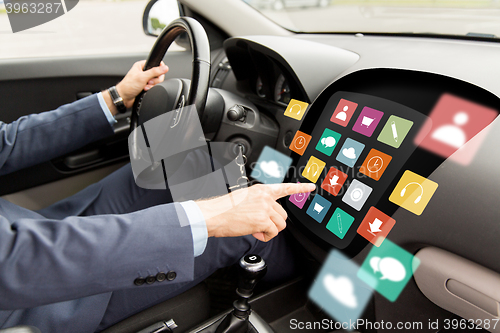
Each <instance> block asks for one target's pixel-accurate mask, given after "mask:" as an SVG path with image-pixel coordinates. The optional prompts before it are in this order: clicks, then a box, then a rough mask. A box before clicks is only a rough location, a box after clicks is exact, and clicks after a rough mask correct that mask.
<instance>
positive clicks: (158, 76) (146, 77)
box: [102, 60, 168, 115]
mask: <svg viewBox="0 0 500 333" xmlns="http://www.w3.org/2000/svg"><path fill="white" fill-rule="evenodd" d="M145 64H146V60H141V61H138V62H136V63H135V64H134V65H133V66H132V68H130V70H129V71H128V73H127V75H125V77H124V78H123V79H122V80H121V82H120V83H118V84H117V85H116V90H117V91H118V94H119V95H120V96H121V97H122V98H123V103H124V104H125V106H126V107H127V108H130V107H132V105H133V104H134V100H135V97H136V96H137V95H139V93H140V92H141V91H143V90H145V91H148V90H149V89H151V88H153V87H154V86H155V85H156V84H158V83H161V82H163V80H164V79H165V73H167V72H168V66H167V65H165V64H164V63H163V61H162V62H161V64H160V66H158V67H153V68H151V69H149V70H147V71H143V68H144V65H145ZM102 95H103V97H104V100H105V101H106V104H107V106H108V108H109V110H110V111H111V113H112V114H113V115H116V114H117V113H118V110H117V109H116V107H115V105H114V104H113V100H112V99H111V96H110V94H109V92H108V91H107V90H105V91H103V92H102Z"/></svg>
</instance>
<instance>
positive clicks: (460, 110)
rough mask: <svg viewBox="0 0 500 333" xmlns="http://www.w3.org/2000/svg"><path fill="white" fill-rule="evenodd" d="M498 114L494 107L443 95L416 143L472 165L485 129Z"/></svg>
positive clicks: (436, 152)
mask: <svg viewBox="0 0 500 333" xmlns="http://www.w3.org/2000/svg"><path fill="white" fill-rule="evenodd" d="M497 115H498V112H497V111H496V110H494V109H491V108H488V107H485V106H482V105H480V104H477V103H473V102H471V101H468V100H466V99H463V98H460V97H457V96H454V95H451V94H443V95H442V96H441V98H439V100H438V102H437V103H436V106H434V108H433V109H432V111H431V113H430V114H429V119H427V121H426V123H425V124H424V126H422V129H421V130H420V131H419V133H418V134H417V136H416V137H415V144H417V145H419V146H420V147H421V148H424V149H427V150H429V151H431V152H433V153H435V154H437V155H440V156H442V157H444V158H448V157H450V158H451V159H452V160H454V161H456V162H458V163H461V164H463V165H468V164H469V163H470V162H471V161H472V159H473V157H474V155H475V153H476V151H477V150H478V149H479V147H480V145H481V143H482V141H483V140H484V138H485V136H486V131H485V128H486V127H487V126H488V125H489V124H490V123H491V122H492V121H493V120H494V119H495V118H496V116H497ZM429 129H430V132H429ZM476 135H477V137H474V136H476ZM473 137H474V139H473V140H471V139H472V138H473ZM469 140H470V142H469ZM457 150H459V151H457ZM455 152H456V154H455Z"/></svg>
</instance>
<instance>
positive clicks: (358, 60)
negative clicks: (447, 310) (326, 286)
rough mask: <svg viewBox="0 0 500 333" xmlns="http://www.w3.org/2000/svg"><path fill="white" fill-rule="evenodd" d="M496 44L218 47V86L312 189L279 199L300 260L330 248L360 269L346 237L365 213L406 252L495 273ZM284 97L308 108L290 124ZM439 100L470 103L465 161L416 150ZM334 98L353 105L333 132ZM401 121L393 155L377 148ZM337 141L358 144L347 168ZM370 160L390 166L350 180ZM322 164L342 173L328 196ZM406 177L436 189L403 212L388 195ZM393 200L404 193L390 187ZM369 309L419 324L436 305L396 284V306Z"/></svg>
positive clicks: (393, 41)
mask: <svg viewBox="0 0 500 333" xmlns="http://www.w3.org/2000/svg"><path fill="white" fill-rule="evenodd" d="M499 47H500V45H499V44H498V43H491V42H481V41H473V40H470V41H469V40H458V39H457V40H453V39H440V38H437V37H428V38H425V37H403V36H363V35H361V34H356V35H349V34H344V35H343V34H339V35H335V34H318V35H314V34H299V35H296V36H294V37H271V36H251V37H236V38H231V39H229V40H227V41H226V42H225V43H224V57H227V59H228V61H229V64H230V68H231V69H232V72H231V74H230V75H228V76H227V79H226V80H225V81H224V82H223V83H222V85H221V87H222V88H223V89H226V90H229V91H232V92H234V93H236V94H238V95H240V96H242V97H245V98H246V99H247V100H249V101H251V103H252V107H254V108H256V109H257V110H259V112H260V113H261V114H263V115H265V116H266V117H268V118H269V121H270V122H272V123H274V124H275V127H276V129H277V130H276V134H275V136H274V137H273V139H272V140H269V141H268V143H267V144H266V145H269V146H271V147H272V148H274V149H276V150H277V151H279V152H282V153H284V154H286V155H288V156H290V157H291V158H292V160H293V162H292V168H291V169H290V170H289V172H288V174H287V177H286V178H285V181H289V182H313V183H316V185H317V191H316V192H315V194H316V196H317V195H318V194H319V195H320V196H321V198H322V199H323V200H325V201H324V202H317V201H313V199H312V197H313V196H310V197H306V198H305V199H304V200H305V201H304V203H305V204H304V203H302V206H300V205H297V204H296V203H294V202H293V200H291V199H289V198H285V199H282V202H281V203H282V205H283V206H284V207H285V208H286V210H287V212H288V215H289V223H288V225H289V227H288V229H289V230H290V232H291V233H292V234H293V236H294V237H295V239H297V240H298V242H299V243H301V245H302V246H303V247H304V248H305V249H306V250H307V252H308V253H309V254H311V255H312V256H313V257H314V258H316V259H317V260H318V261H320V262H322V261H323V260H324V259H325V258H326V256H327V254H328V251H329V250H331V249H335V248H336V249H340V250H342V251H343V252H344V254H346V255H347V256H349V257H351V258H353V260H354V261H355V262H357V263H358V264H361V262H362V259H363V258H364V257H366V255H367V253H368V250H369V248H370V246H368V245H369V242H368V241H367V239H365V238H364V237H361V235H360V233H359V232H357V231H358V228H360V225H361V223H362V221H363V217H364V216H366V215H367V214H368V213H369V211H370V209H372V208H373V207H376V208H377V209H378V210H380V211H382V212H384V213H385V214H387V215H388V216H390V217H392V219H393V220H395V221H396V222H395V225H394V227H393V229H392V230H391V231H390V234H389V235H388V239H390V240H391V241H393V242H395V243H397V244H399V245H400V246H402V247H403V248H405V249H406V250H407V251H409V252H411V253H416V252H418V251H419V250H420V249H423V248H425V247H437V248H440V249H443V250H446V251H449V252H451V253H454V254H456V255H458V256H460V257H461V258H464V259H465V260H469V261H472V262H474V263H476V264H479V265H481V266H483V267H485V268H487V269H489V270H492V271H496V272H500V261H499V260H498V258H497V256H496V253H498V251H499V250H500V249H499V245H498V241H497V240H498V237H499V236H500V225H498V223H497V221H498V216H500V211H499V210H498V205H497V204H496V203H495V201H496V199H495V198H498V197H499V194H500V193H499V190H498V189H499V188H500V184H499V183H500V179H499V177H498V175H497V173H496V172H495V171H494V170H496V168H495V165H496V161H498V160H499V159H500V154H498V149H497V148H496V142H498V140H500V137H499V135H500V134H499V133H500V129H499V128H498V127H499V126H500V125H499V123H498V119H495V118H496V117H497V115H498V110H500V100H499V98H498V96H499V95H500V86H499V85H498V84H497V82H495V77H498V74H500V73H498V72H500V68H499V67H498V66H497V65H496V64H495V59H496V57H495V54H498V49H499ZM292 99H293V100H299V101H302V102H306V103H309V107H308V108H307V111H306V113H305V115H303V116H302V117H301V118H300V119H298V120H297V119H293V118H290V117H288V116H286V110H287V102H289V100H292ZM443 100H444V101H446V100H455V101H457V100H458V101H461V102H463V103H465V104H463V105H472V106H471V109H470V113H469V114H468V116H467V117H468V118H467V120H468V119H473V121H476V120H477V121H478V122H479V123H481V124H482V125H481V127H480V128H478V129H477V132H476V133H475V134H477V133H479V134H478V135H476V136H474V135H472V136H474V138H473V139H471V140H470V141H469V142H468V143H467V144H466V145H465V146H467V145H468V146H471V151H472V150H474V153H471V154H470V156H469V157H468V158H465V161H464V160H462V161H460V156H458V157H457V158H455V155H456V154H451V153H448V154H442V153H440V152H439V149H437V148H435V147H433V146H432V144H431V145H429V144H425V139H424V138H425V137H426V136H427V134H429V132H430V131H431V130H433V128H432V123H433V122H436V118H435V114H436V109H437V107H438V106H439V105H441V104H442V103H443ZM342 101H347V102H350V103H353V104H355V105H356V106H355V108H356V107H357V108H356V110H355V112H354V114H353V115H352V119H350V121H349V120H347V125H342V126H339V125H338V124H337V123H335V121H334V120H335V119H333V118H334V115H335V112H338V110H336V107H338V106H339V105H340V104H341V103H343V102H342ZM440 103H441V104H440ZM366 109H371V110H379V111H382V112H381V113H382V114H381V115H380V117H379V118H377V116H374V115H373V114H369V113H367V114H365V117H364V118H363V117H362V114H361V113H363V114H364V112H365V110H366ZM482 110H489V111H488V112H489V113H488V112H486V111H484V112H482ZM448 111H449V110H448ZM459 111H460V110H458V109H457V110H455V111H449V112H456V113H458V112H459ZM366 112H368V111H366ZM433 112H434V113H433ZM360 114H361V116H360ZM358 119H359V120H358ZM370 119H372V120H373V119H376V120H375V121H377V123H378V124H379V125H378V126H376V129H375V131H374V132H373V133H370V134H369V135H368V134H367V133H363V129H362V127H363V120H368V121H369V120H370ZM401 119H402V120H406V121H409V122H410V123H411V124H412V125H411V126H410V128H409V129H408V131H407V132H405V133H404V135H403V138H402V139H401V140H402V141H401V143H400V145H398V146H397V147H395V146H394V145H391V144H388V143H387V142H384V138H383V136H384V135H386V136H388V137H389V139H391V138H390V137H391V136H393V138H392V139H391V140H397V139H396V136H397V135H398V133H397V132H396V127H392V128H391V125H393V126H396V125H397V126H398V127H397V128H398V129H399V128H400V127H401V126H400V125H401V124H403V123H398V121H401ZM457 119H458V118H457ZM394 120H396V122H394ZM358 122H361V123H358ZM450 122H451V120H450ZM457 122H458V120H457ZM364 125H365V127H366V124H364ZM459 125H461V124H459ZM356 126H357V127H358V129H356ZM360 126H361V129H360V128H359V127H360ZM402 127H403V128H404V126H402ZM326 130H329V131H333V132H334V133H335V135H338V137H336V141H337V142H338V145H336V146H335V148H334V150H333V154H332V152H329V154H328V153H325V152H324V151H323V152H322V151H321V149H319V147H318V146H319V145H320V143H321V139H326V138H324V137H323V136H322V134H324V133H325V132H324V131H326ZM297 133H304V134H306V135H308V136H310V137H312V139H311V141H310V142H309V145H308V146H307V148H304V150H303V151H302V152H301V154H298V153H296V152H295V151H292V150H294V149H292V146H291V145H292V144H293V141H294V139H295V138H296V137H297V135H298V134H297ZM384 133H385V134H384ZM335 135H333V136H334V137H335ZM429 135H430V134H429ZM381 137H382V138H381ZM389 139H386V141H387V140H389ZM469 139H470V138H469ZM245 140H246V141H247V143H249V144H250V145H251V143H252V142H253V138H252V137H246V138H245ZM346 140H353V141H355V142H356V143H358V144H361V145H362V146H363V147H364V149H363V151H362V152H361V153H360V155H359V156H358V157H359V158H358V159H357V162H355V163H354V164H353V165H346V164H345V163H339V161H340V162H342V161H341V159H339V157H341V156H340V155H341V154H340V152H341V151H342V149H343V148H347V147H344V146H342V143H344V145H345V143H346ZM443 140H445V141H446V138H445V139H443ZM337 142H336V143H337ZM341 146H342V147H341ZM472 146H473V147H472ZM324 148H325V146H324V145H323V149H324ZM436 149H437V150H436ZM260 150H261V149H253V150H252V155H250V156H248V159H249V162H251V163H250V165H255V163H256V161H257V158H258V153H259V152H260ZM465 150H467V149H465ZM374 151H375V152H381V153H382V155H384V156H386V157H387V156H388V157H390V159H389V163H388V166H387V169H384V170H385V171H383V174H382V176H381V177H380V178H379V179H375V178H377V177H370V176H368V177H366V172H365V173H364V175H361V176H362V177H360V172H361V173H363V168H365V171H366V168H369V163H370V162H369V158H368V157H373V154H372V153H373V152H374ZM370 154H372V155H370ZM466 154H467V152H466ZM382 155H380V156H382ZM312 158H316V159H317V160H319V161H320V162H323V163H324V164H325V166H324V169H323V167H322V166H321V167H320V172H319V174H321V175H318V177H313V176H312V175H307V169H308V166H309V167H310V166H311V165H310V163H311V162H310V161H311V159H312ZM381 161H382V162H383V161H384V160H381ZM385 161H387V160H385ZM313 162H314V161H313ZM252 163H253V164H252ZM367 163H368V164H367ZM363 164H365V165H363ZM331 166H336V167H337V168H338V169H341V168H340V167H342V168H343V169H341V171H342V172H341V173H344V174H346V175H347V176H346V177H347V181H346V183H345V185H344V186H341V189H340V191H342V192H341V193H338V195H335V194H332V193H328V191H325V190H324V188H323V186H322V183H323V182H325V181H327V179H326V178H327V177H328V171H329V170H331V169H330V167H331ZM339 166H340V167H339ZM407 172H411V173H412V174H417V175H419V176H420V177H423V178H425V179H427V180H430V181H431V182H433V183H434V184H436V186H435V187H436V188H437V189H436V188H435V189H434V190H435V193H434V195H433V196H432V198H431V199H429V202H428V203H426V206H425V205H424V208H425V210H422V211H420V212H416V211H413V212H412V211H410V210H408V209H403V208H401V207H400V206H401V204H398V203H397V198H396V200H395V199H394V198H391V195H393V194H394V193H396V192H395V188H397V186H398V182H399V180H400V179H402V177H405V174H406V173H407ZM362 178H363V179H364V180H362V182H363V183H364V185H365V186H366V187H368V188H369V189H370V191H371V194H370V196H369V197H368V199H367V200H366V201H365V202H363V204H361V205H359V203H358V204H357V203H353V202H352V201H353V200H354V201H356V198H355V194H353V193H350V195H351V196H350V200H351V202H349V200H348V199H349V198H348V199H346V198H347V195H349V185H348V184H353V183H354V182H356V181H357V180H358V179H362ZM403 185H404V184H403ZM410 187H411V186H410ZM405 190H406V187H405ZM346 192H347V193H346ZM393 192H394V193H393ZM413 192H415V191H413ZM399 193H404V190H403V191H402V190H401V189H399V192H397V194H398V195H399ZM342 195H343V196H342ZM353 195H354V196H353ZM341 196H342V198H341ZM400 196H401V197H402V196H403V194H401V195H400ZM415 196H416V197H415V198H414V199H412V200H415V201H416V203H417V202H418V201H420V200H422V201H425V200H426V199H425V198H424V199H421V197H422V196H423V194H421V195H420V196H419V195H418V194H416V195H415ZM419 197H420V198H419ZM314 200H315V199H314ZM316 204H319V206H315V205H316ZM315 207H316V208H318V209H319V208H320V207H321V209H325V210H326V211H327V212H326V213H325V214H324V215H322V216H321V218H320V219H315V218H314V216H313V214H310V212H311V211H314V210H315ZM325 207H326V208H325ZM317 213H318V214H319V212H317ZM343 213H348V214H347V216H349V217H350V218H353V220H354V222H351V223H352V224H351V225H350V227H348V228H347V230H342V227H341V225H340V220H338V219H340V217H343V216H344V215H340V214H343ZM337 221H338V223H337ZM330 225H331V227H330ZM334 228H336V230H335V231H333V229H334ZM344 229H345V226H344ZM374 300H375V305H383V306H380V307H377V309H378V310H377V311H378V313H379V315H380V317H381V318H384V319H387V320H391V319H394V318H395V317H396V313H397V314H398V318H399V319H400V318H401V317H403V318H412V319H421V320H425V321H427V320H428V318H437V317H440V316H445V314H444V313H443V312H440V311H437V309H439V308H438V307H435V306H429V304H428V300H426V299H425V297H424V296H423V295H422V294H421V293H420V292H419V290H418V287H417V285H416V284H415V283H413V284H410V285H408V287H407V288H406V289H405V290H404V291H403V293H402V294H401V296H400V299H399V301H398V302H397V303H389V302H387V300H385V299H383V298H382V297H380V295H375V296H374ZM405 303H408V304H414V306H408V307H403V308H398V305H397V304H405ZM435 303H436V302H435ZM424 305H425V306H424Z"/></svg>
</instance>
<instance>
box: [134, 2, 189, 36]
mask: <svg viewBox="0 0 500 333" xmlns="http://www.w3.org/2000/svg"><path fill="white" fill-rule="evenodd" d="M180 16H181V15H180V10H179V4H178V2H177V0H151V1H150V2H149V3H148V4H147V6H146V9H144V15H143V17H142V27H143V29H144V33H145V34H146V35H148V36H155V37H157V36H159V35H160V33H161V32H162V30H163V29H164V28H165V27H166V26H167V25H168V24H169V23H170V22H172V21H173V20H175V19H177V18H179V17H180Z"/></svg>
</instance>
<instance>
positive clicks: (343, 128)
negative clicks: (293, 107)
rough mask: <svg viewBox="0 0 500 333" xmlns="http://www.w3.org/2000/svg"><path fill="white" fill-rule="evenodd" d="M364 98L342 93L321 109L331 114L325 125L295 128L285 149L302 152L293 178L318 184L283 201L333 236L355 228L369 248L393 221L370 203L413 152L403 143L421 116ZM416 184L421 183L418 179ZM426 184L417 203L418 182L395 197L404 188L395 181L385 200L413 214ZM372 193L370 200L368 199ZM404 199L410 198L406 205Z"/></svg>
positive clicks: (418, 209)
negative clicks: (305, 129)
mask: <svg viewBox="0 0 500 333" xmlns="http://www.w3.org/2000/svg"><path fill="white" fill-rule="evenodd" d="M358 95H359V96H360V97H362V96H363V95H360V94H358ZM341 96H342V95H341ZM349 96H355V94H349ZM365 96H366V95H365ZM368 100H369V99H363V97H362V98H361V100H357V99H354V98H344V97H343V96H342V98H338V99H336V100H335V104H333V103H330V104H328V105H327V106H328V108H329V109H325V111H328V110H330V112H331V113H329V114H328V118H326V119H327V122H326V123H324V122H320V121H318V122H317V124H316V127H315V129H314V131H313V132H312V133H311V134H308V133H304V132H301V131H297V132H296V134H295V137H294V139H293V141H292V143H291V144H290V147H289V149H290V150H292V151H294V152H296V153H297V154H299V155H301V156H302V157H301V158H300V161H299V165H303V167H299V169H298V171H299V175H300V176H302V178H300V177H297V181H304V180H307V181H309V182H312V183H317V184H321V185H320V186H319V187H318V193H307V194H297V195H293V196H291V197H290V198H289V201H290V202H291V203H292V204H293V205H294V206H295V207H297V208H299V209H301V210H303V212H304V214H306V215H307V216H308V218H312V219H313V220H314V221H316V222H317V223H319V224H321V225H322V227H320V229H316V230H318V231H319V230H321V228H324V229H323V230H324V233H323V234H325V233H326V234H329V235H330V236H334V237H336V238H334V239H338V240H339V241H342V240H344V239H346V238H347V240H348V241H349V239H352V238H353V237H354V235H356V232H357V233H358V234H360V235H361V236H363V237H364V238H365V239H367V240H368V241H369V242H371V243H372V244H374V245H375V246H380V245H381V244H382V243H383V241H384V239H385V238H386V237H387V235H388V233H389V232H390V230H391V229H392V227H393V226H394V225H395V220H394V219H392V218H391V217H389V216H388V215H386V214H385V213H383V212H382V211H380V210H378V209H377V208H376V207H373V206H372V205H375V204H376V201H375V200H377V199H376V198H380V197H381V196H382V194H383V193H384V192H385V190H386V189H387V187H388V186H389V184H390V183H391V181H392V179H394V177H396V176H397V172H398V171H399V170H400V168H401V167H402V166H403V165H404V162H405V161H406V159H407V158H408V157H409V156H410V155H411V153H412V152H413V149H414V148H411V147H409V144H410V143H412V141H411V140H406V141H405V139H406V137H407V136H409V134H410V133H413V134H412V136H413V137H414V136H415V134H416V132H415V131H417V130H416V129H415V124H419V126H420V125H422V124H423V123H424V122H425V116H423V115H421V114H420V115H419V114H415V115H414V113H416V111H414V110H410V111H406V113H404V112H401V107H400V106H398V107H391V108H390V107H384V106H383V104H376V105H377V106H375V107H371V106H370V105H369V103H368V102H366V101H368ZM291 104H292V103H291ZM394 112H397V114H393V113H394ZM410 115H412V117H411V118H412V119H406V118H410ZM413 115H414V116H413ZM325 116H326V115H325ZM321 117H323V115H321ZM322 119H323V120H325V118H322ZM328 120H329V122H328ZM415 121H417V122H415ZM412 131H413V132H412ZM405 142H407V143H405ZM400 147H405V148H404V149H399V148H400ZM408 148H410V149H408ZM398 151H399V152H398ZM401 156H403V158H401ZM304 164H305V165H304ZM386 174H387V176H385V175H386ZM405 174H406V173H405ZM301 179H302V180H301ZM402 180H403V182H405V181H406V178H404V176H403V178H402ZM413 181H414V182H418V181H419V180H413ZM400 182H401V181H400ZM381 183H382V186H380V184H381ZM406 183H408V182H406ZM406 183H405V184H406ZM420 183H422V184H424V182H423V180H422V181H421V182H420ZM432 183H433V182H431V181H428V182H425V185H426V186H427V187H429V190H428V191H426V193H425V196H424V195H421V197H422V198H421V200H422V202H421V203H420V202H419V200H417V199H416V198H414V196H415V195H414V193H415V190H416V187H418V186H417V185H414V184H413V183H411V182H409V185H408V186H407V188H408V191H407V193H406V194H405V195H401V191H403V192H404V190H403V189H400V188H399V187H400V186H399V184H398V186H399V187H397V188H396V189H395V190H394V192H393V194H392V195H391V198H390V201H392V202H394V203H396V204H398V205H400V206H401V207H404V208H406V209H408V210H410V211H413V212H414V213H416V214H419V213H421V210H423V208H425V205H426V204H427V202H428V200H429V199H430V197H431V196H432V193H433V192H432V193H431V190H432V189H431V188H432V186H433V184H432ZM405 184H402V185H403V186H404V185H405ZM434 184H435V183H434ZM406 185H407V184H406ZM436 185H437V184H436ZM436 187H437V186H436ZM434 190H435V188H434ZM398 191H399V192H398ZM396 192H398V193H396ZM374 194H375V198H373V199H371V198H372V197H373V196H374ZM407 199H408V200H407ZM409 199H412V200H413V204H412V205H410V204H409ZM415 201H417V202H416V203H415ZM367 202H370V206H371V207H370V206H368V205H367ZM314 225H316V224H314ZM316 228H318V227H316ZM318 231H317V232H318ZM317 232H316V233H317ZM348 234H349V235H350V236H349V237H347V236H348ZM330 236H329V237H330ZM329 239H332V237H330V238H329ZM339 244H340V243H339ZM344 245H345V243H344Z"/></svg>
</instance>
